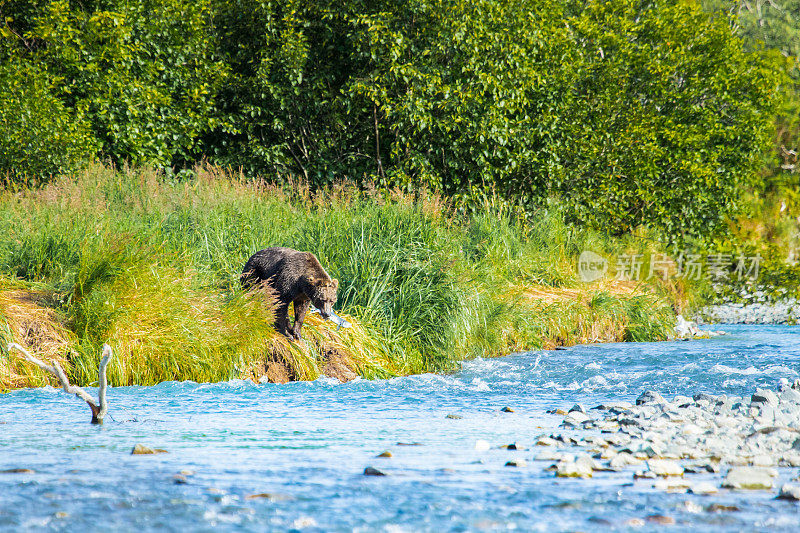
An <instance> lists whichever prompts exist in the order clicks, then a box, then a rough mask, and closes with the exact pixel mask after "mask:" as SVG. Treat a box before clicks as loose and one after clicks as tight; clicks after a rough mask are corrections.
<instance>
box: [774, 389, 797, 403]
mask: <svg viewBox="0 0 800 533" xmlns="http://www.w3.org/2000/svg"><path fill="white" fill-rule="evenodd" d="M778 399H779V400H780V403H781V404H784V403H795V404H800V392H798V391H797V390H795V389H792V388H789V389H786V390H784V391H783V392H781V393H780V394H778Z"/></svg>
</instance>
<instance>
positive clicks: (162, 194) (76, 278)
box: [0, 166, 675, 389]
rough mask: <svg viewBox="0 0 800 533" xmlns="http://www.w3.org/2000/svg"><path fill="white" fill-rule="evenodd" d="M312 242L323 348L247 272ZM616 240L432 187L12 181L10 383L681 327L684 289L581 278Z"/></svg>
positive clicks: (356, 363)
mask: <svg viewBox="0 0 800 533" xmlns="http://www.w3.org/2000/svg"><path fill="white" fill-rule="evenodd" d="M271 245H283V246H290V247H293V248H297V249H301V250H308V251H312V252H314V253H315V254H317V256H318V257H319V259H320V261H321V262H322V264H323V265H325V267H326V268H327V269H328V271H329V272H330V273H331V275H333V276H334V277H336V278H338V279H339V280H340V289H339V303H338V304H337V306H336V307H337V309H339V310H341V312H340V314H341V315H343V316H345V317H347V318H348V319H349V320H351V322H352V323H353V324H354V327H353V328H352V329H348V330H340V331H337V330H336V329H335V326H333V325H332V324H331V323H329V322H322V321H321V320H319V319H318V318H316V317H311V318H310V319H309V320H308V321H307V323H306V326H305V328H304V335H305V337H306V339H305V341H304V342H301V343H291V342H288V341H287V340H286V339H285V338H283V337H282V336H280V335H278V334H276V333H275V332H274V331H273V329H272V328H271V326H270V323H271V318H270V311H269V302H268V299H267V298H266V297H265V296H258V295H257V296H255V297H248V296H246V295H244V294H242V292H241V289H240V288H239V285H238V279H237V277H238V274H239V272H240V271H241V268H242V265H243V264H244V262H245V261H246V260H247V258H248V257H249V256H250V255H251V254H252V253H253V252H255V251H256V250H259V249H261V248H264V247H267V246H271ZM636 246H639V247H641V246H644V245H642V244H641V243H637V242H636V241H634V240H631V239H628V240H627V241H625V242H622V241H620V242H609V241H608V240H607V239H602V238H600V237H598V236H596V235H594V234H591V233H588V232H583V231H579V230H577V229H575V228H574V227H570V226H567V225H565V224H564V223H563V221H562V218H561V217H560V216H559V214H558V211H557V210H556V209H553V210H550V211H548V212H545V211H543V212H542V213H541V214H540V216H538V217H536V218H534V219H533V220H532V222H529V223H528V224H523V223H521V222H520V221H519V220H517V219H516V218H515V217H513V216H511V215H510V214H509V213H506V212H504V211H503V210H502V209H493V208H492V206H490V205H487V206H486V209H485V210H483V211H482V212H481V213H480V214H476V215H473V216H470V217H464V216H456V215H455V214H453V212H452V210H450V209H449V208H448V206H447V205H446V204H445V202H444V201H443V200H442V199H441V198H439V197H437V196H433V195H426V194H421V195H416V196H415V197H413V196H409V195H405V194H401V193H393V194H392V193H382V192H371V191H367V192H363V191H359V190H358V189H357V188H355V187H353V186H350V185H346V184H340V185H338V186H335V187H332V188H329V189H326V190H324V191H322V192H318V193H312V192H311V191H310V190H309V189H308V188H307V187H305V186H303V185H302V184H297V183H295V184H291V183H290V184H289V185H283V186H273V185H270V184H267V183H264V182H260V181H253V180H246V179H243V178H241V177H237V176H229V175H225V174H223V173H220V172H218V171H216V170H214V169H201V170H199V171H198V172H197V175H196V177H194V178H192V179H187V180H182V181H174V180H168V179H164V178H163V177H162V176H160V175H158V174H157V173H155V172H152V171H148V170H124V171H114V170H110V169H107V168H104V167H100V166H94V167H90V168H89V169H88V170H86V171H84V172H82V173H80V174H79V175H76V176H74V177H73V178H71V179H66V180H62V181H59V182H56V183H52V184H49V185H47V186H45V187H43V188H41V189H32V190H22V191H18V192H11V191H5V192H2V193H0V343H1V344H2V348H1V349H2V353H0V388H2V389H8V388H14V387H20V386H28V385H41V384H44V383H46V382H48V379H49V378H47V377H46V376H44V375H42V374H41V373H39V372H38V371H33V370H32V369H31V368H30V367H29V365H28V364H27V363H24V362H22V361H20V360H19V359H17V358H16V357H15V356H13V355H9V354H7V353H6V352H5V345H6V344H7V343H8V342H9V341H11V340H14V341H16V342H20V343H21V344H23V345H26V346H28V347H30V348H31V350H32V351H33V352H34V353H38V354H39V355H40V356H41V357H43V358H46V359H49V358H58V359H59V360H60V361H61V362H62V363H63V364H64V365H65V368H66V370H67V373H68V374H69V376H70V377H71V379H72V380H74V381H76V382H78V383H81V384H87V383H91V382H93V381H94V380H95V379H96V369H97V366H96V365H97V360H98V358H99V349H100V346H101V344H102V343H103V342H108V343H109V344H110V345H111V346H112V347H113V348H114V350H115V352H116V354H117V357H116V358H115V359H114V360H113V362H112V363H111V365H110V367H109V379H110V382H111V383H112V384H113V385H130V384H140V385H149V384H153V383H157V382H160V381H164V380H185V379H191V380H196V381H219V380H227V379H231V378H236V377H251V378H253V379H259V378H261V377H263V376H267V377H268V378H269V379H270V380H271V381H283V380H286V379H313V378H316V377H317V376H319V375H320V374H323V373H324V374H327V375H334V376H337V377H340V378H347V377H351V376H352V375H353V373H355V374H358V375H361V376H365V377H387V376H393V375H401V374H408V373H417V372H425V371H445V370H448V369H452V368H454V367H456V366H457V364H458V362H459V361H461V360H463V359H464V358H468V357H473V356H476V355H497V354H504V353H508V352H512V351H518V350H524V349H531V348H537V347H544V346H554V345H561V344H573V343H577V342H591V341H610V340H646V339H660V338H664V337H665V335H666V333H667V332H668V331H669V329H670V327H671V326H672V324H673V318H674V317H673V311H672V301H673V299H674V297H675V291H674V290H671V289H670V288H669V287H667V286H662V285H657V284H652V285H645V284H641V285H638V286H634V285H633V284H632V283H627V284H626V283H614V282H605V283H603V284H581V283H580V282H578V281H577V279H576V274H575V265H576V258H577V255H578V254H579V253H580V251H581V250H583V249H593V250H598V251H608V252H612V253H613V252H617V253H619V252H620V251H623V250H626V249H628V250H629V249H631V247H636Z"/></svg>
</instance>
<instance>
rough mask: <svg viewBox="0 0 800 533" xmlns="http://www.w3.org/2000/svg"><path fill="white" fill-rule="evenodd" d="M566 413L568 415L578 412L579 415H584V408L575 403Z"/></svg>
mask: <svg viewBox="0 0 800 533" xmlns="http://www.w3.org/2000/svg"><path fill="white" fill-rule="evenodd" d="M567 412H568V413H573V412H580V413H583V414H586V408H585V407H583V406H582V405H581V404H579V403H576V404H575V405H573V406H572V407H571V408H570V410H569V411H567Z"/></svg>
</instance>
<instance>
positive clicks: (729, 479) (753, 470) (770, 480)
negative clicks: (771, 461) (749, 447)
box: [722, 466, 778, 490]
mask: <svg viewBox="0 0 800 533" xmlns="http://www.w3.org/2000/svg"><path fill="white" fill-rule="evenodd" d="M777 475H778V473H777V472H776V471H775V469H773V468H764V467H759V466H734V467H732V468H731V469H730V470H728V475H726V476H725V480H724V481H723V482H722V486H723V487H724V488H728V489H745V490H769V489H771V488H772V487H773V486H774V485H775V477H776V476H777Z"/></svg>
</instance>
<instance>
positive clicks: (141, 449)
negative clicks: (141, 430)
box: [131, 444, 169, 455]
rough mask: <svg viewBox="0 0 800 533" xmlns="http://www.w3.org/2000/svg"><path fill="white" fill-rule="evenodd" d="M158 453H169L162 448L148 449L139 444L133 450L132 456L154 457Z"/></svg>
mask: <svg viewBox="0 0 800 533" xmlns="http://www.w3.org/2000/svg"><path fill="white" fill-rule="evenodd" d="M158 453H169V452H167V450H162V449H161V448H148V447H147V446H145V445H144V444H137V445H135V446H134V447H133V449H132V450H131V455H154V454H158Z"/></svg>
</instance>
